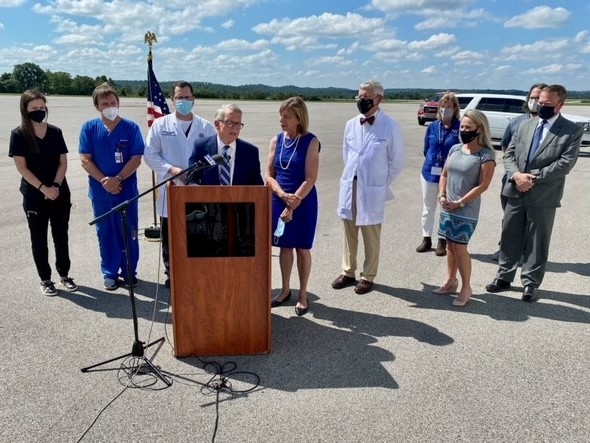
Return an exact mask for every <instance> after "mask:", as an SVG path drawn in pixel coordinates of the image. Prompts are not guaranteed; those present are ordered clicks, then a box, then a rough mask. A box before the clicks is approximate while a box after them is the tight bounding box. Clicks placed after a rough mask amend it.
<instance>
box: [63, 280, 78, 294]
mask: <svg viewBox="0 0 590 443" xmlns="http://www.w3.org/2000/svg"><path fill="white" fill-rule="evenodd" d="M60 283H61V285H62V286H63V287H64V289H65V290H66V291H68V292H74V291H77V290H78V285H77V284H76V283H74V279H73V278H70V277H65V278H62V279H61V281H60Z"/></svg>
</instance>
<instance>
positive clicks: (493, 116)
mask: <svg viewBox="0 0 590 443" xmlns="http://www.w3.org/2000/svg"><path fill="white" fill-rule="evenodd" d="M455 95H456V97H457V99H458V100H459V106H460V107H461V115H463V113H464V112H465V111H466V110H468V109H478V110H480V111H482V112H483V113H484V114H485V115H486V117H487V118H488V121H489V123H490V131H491V133H492V140H493V141H494V142H496V143H499V142H500V141H501V140H502V137H503V135H504V131H505V130H506V126H508V122H509V121H510V120H512V119H513V118H515V117H518V116H519V115H521V114H523V113H524V109H525V107H524V106H525V103H526V97H525V96H524V95H522V96H521V95H507V94H479V93H461V94H455ZM561 115H563V116H564V117H565V118H567V119H568V120H571V121H573V122H574V123H577V124H578V125H580V126H582V128H583V129H584V135H583V136H582V146H590V118H589V117H585V116H581V115H575V114H568V113H562V114H561Z"/></svg>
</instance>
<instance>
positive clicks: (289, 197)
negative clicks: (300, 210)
mask: <svg viewBox="0 0 590 443" xmlns="http://www.w3.org/2000/svg"><path fill="white" fill-rule="evenodd" d="M282 199H283V201H284V202H285V204H286V205H287V207H288V208H291V209H297V207H298V206H299V205H300V204H301V197H299V196H297V195H295V194H287V193H285V194H283V197H282Z"/></svg>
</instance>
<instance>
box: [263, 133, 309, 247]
mask: <svg viewBox="0 0 590 443" xmlns="http://www.w3.org/2000/svg"><path fill="white" fill-rule="evenodd" d="M284 137H285V136H284V134H283V133H280V134H279V135H278V137H277V147H276V151H275V161H274V167H275V180H276V181H277V182H278V184H279V185H280V186H281V188H283V190H284V191H285V192H286V193H288V194H293V193H295V191H297V189H298V188H299V186H301V183H303V181H304V180H305V159H306V158H307V150H308V148H309V144H310V143H311V141H312V140H313V139H314V138H315V135H313V134H312V133H307V134H306V135H303V136H301V137H300V138H299V140H298V141H297V142H294V141H293V140H289V141H285V140H284ZM285 207H286V205H285V203H284V202H283V201H282V200H281V199H280V198H279V197H277V196H276V195H274V194H273V197H272V232H273V233H274V232H275V229H276V227H277V222H278V220H279V217H280V215H281V213H282V212H283V210H284V209H285ZM317 221H318V195H317V191H316V188H315V186H314V187H313V188H312V189H311V191H310V192H309V194H307V196H306V197H305V198H304V199H303V200H301V203H300V204H299V206H298V207H297V209H295V210H294V211H293V219H292V220H291V221H290V222H287V223H286V224H285V230H284V231H283V235H282V236H280V237H276V236H274V235H273V245H274V246H278V247H279V248H299V249H311V247H312V245H313V240H314V237H315V230H316V225H317Z"/></svg>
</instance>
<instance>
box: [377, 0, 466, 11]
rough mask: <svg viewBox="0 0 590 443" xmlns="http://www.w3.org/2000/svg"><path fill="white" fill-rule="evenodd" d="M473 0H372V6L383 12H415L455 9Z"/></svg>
mask: <svg viewBox="0 0 590 443" xmlns="http://www.w3.org/2000/svg"><path fill="white" fill-rule="evenodd" d="M471 2H472V0H372V1H371V6H372V7H373V8H375V9H378V10H380V11H383V12H392V13H395V12H415V11H417V10H425V9H430V10H436V11H446V10H454V9H458V8H461V7H464V6H467V5H469V4H470V3H471Z"/></svg>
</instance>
